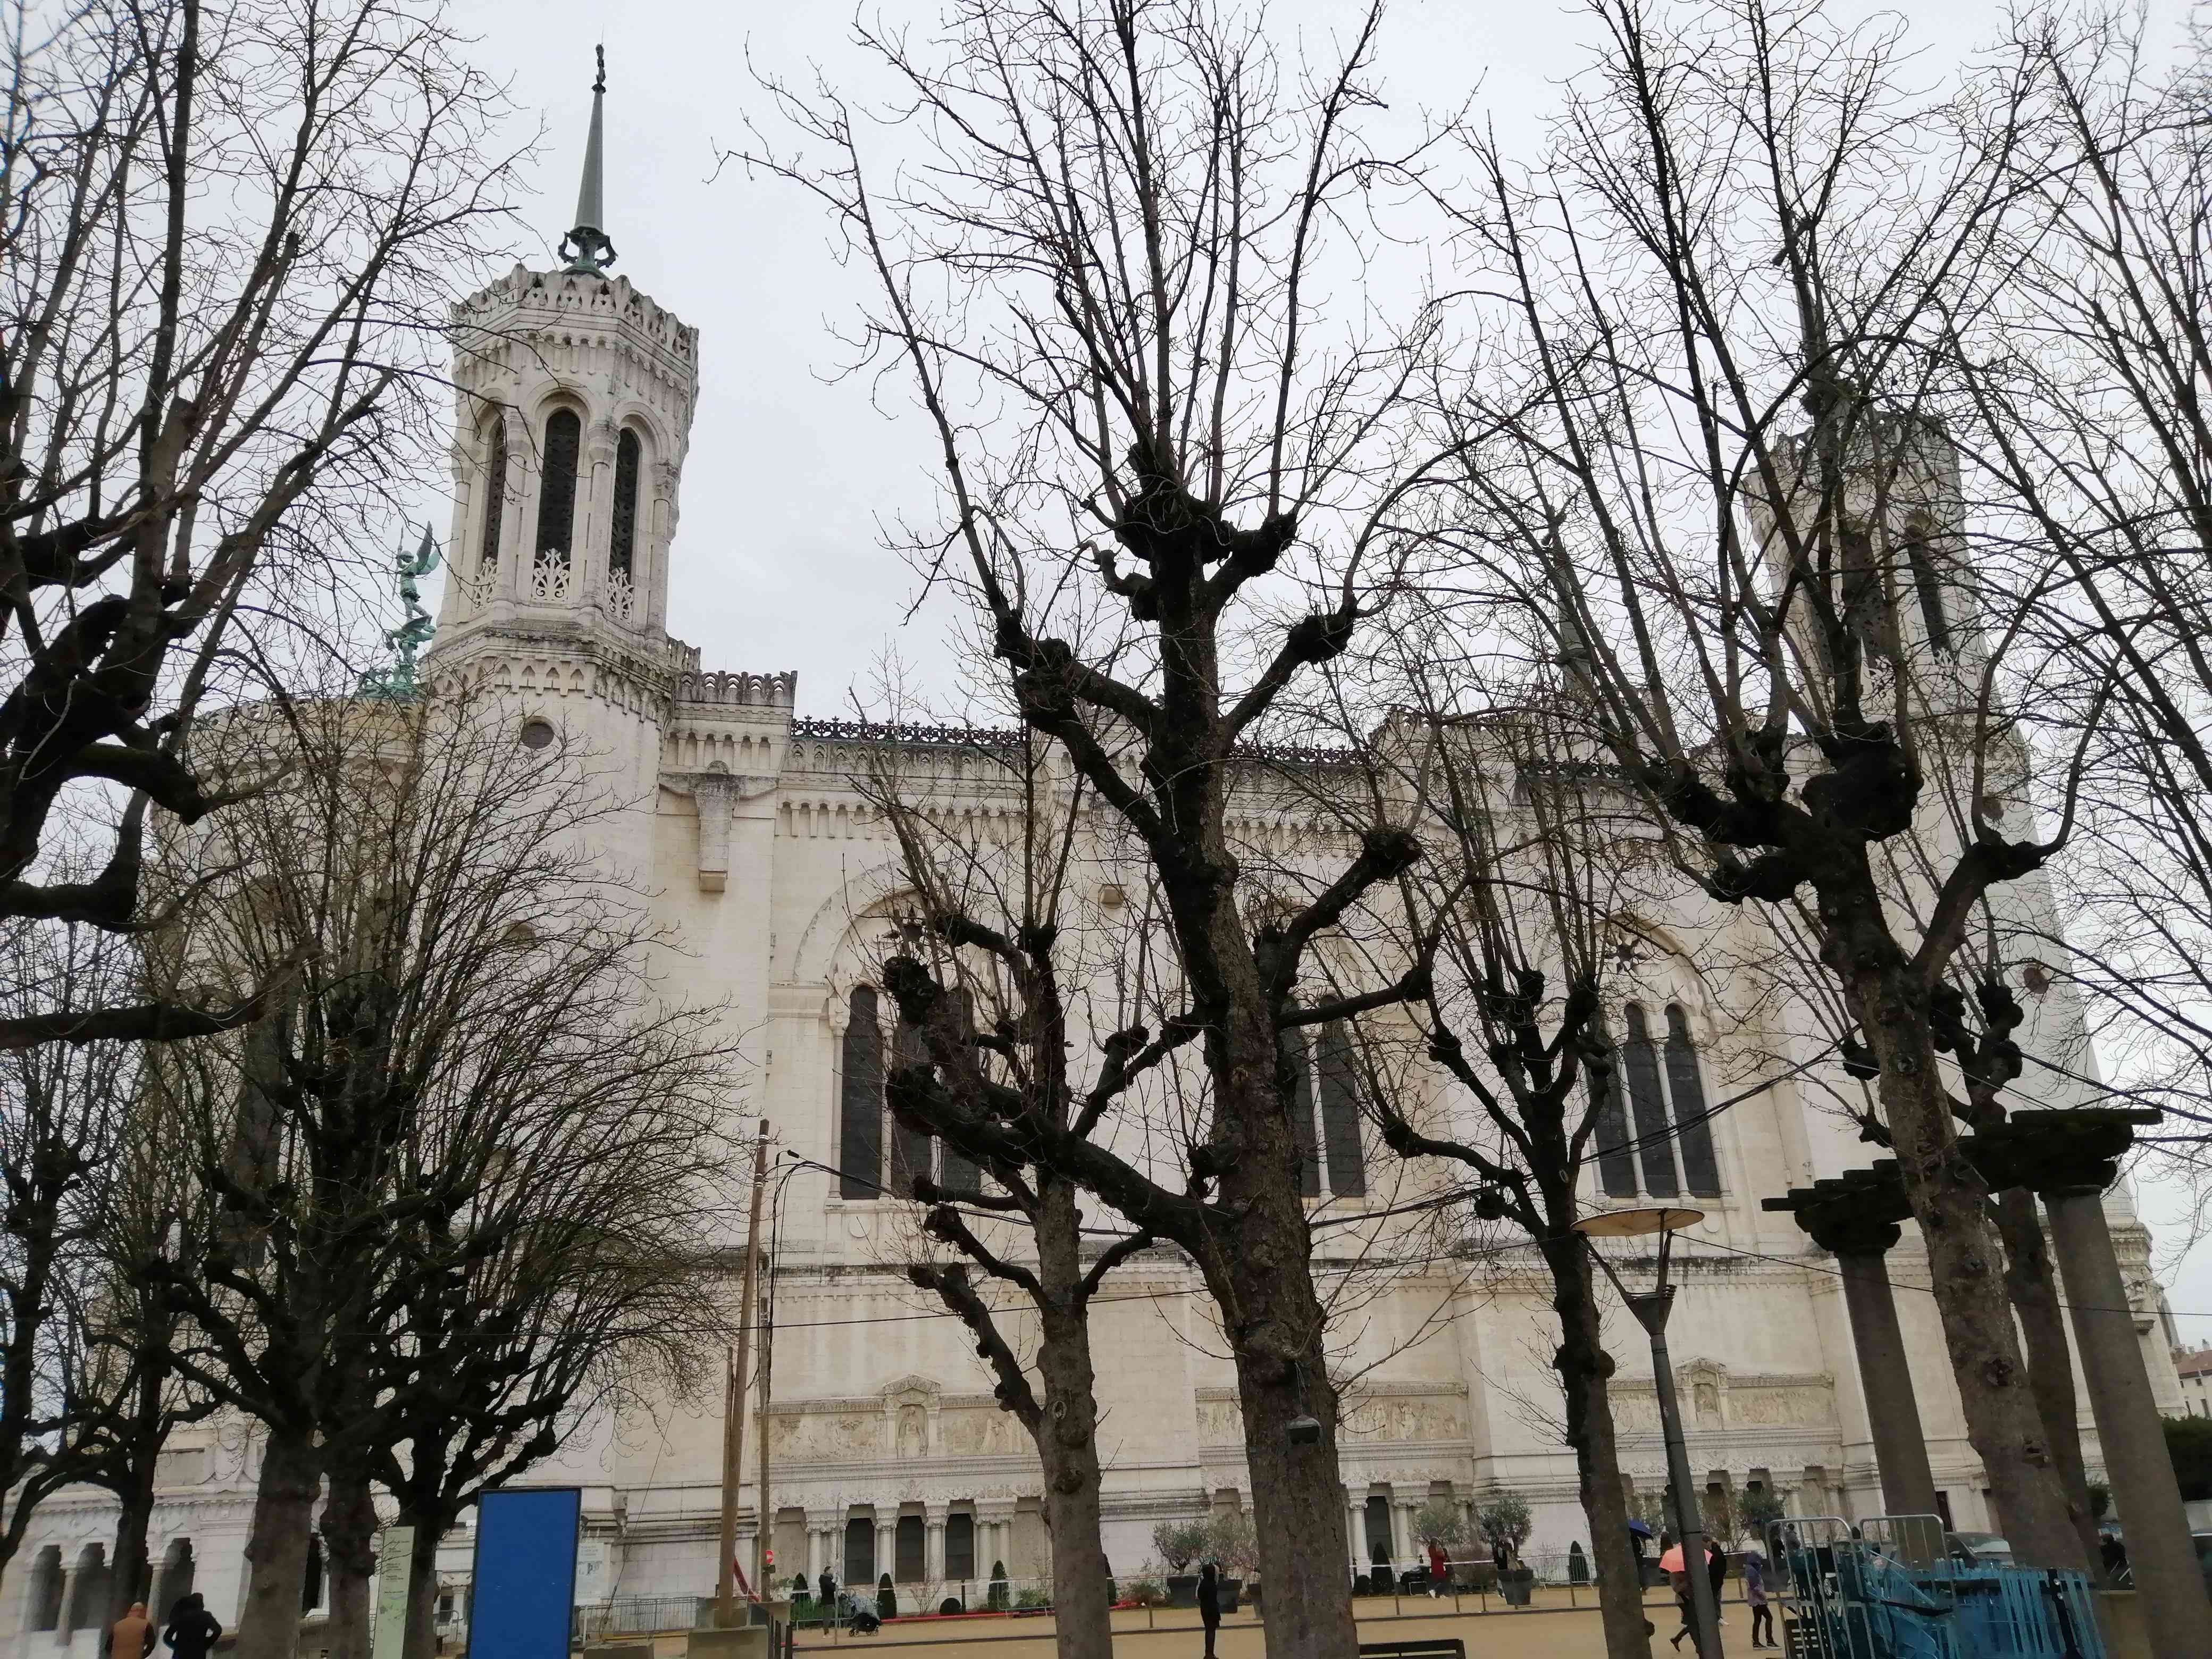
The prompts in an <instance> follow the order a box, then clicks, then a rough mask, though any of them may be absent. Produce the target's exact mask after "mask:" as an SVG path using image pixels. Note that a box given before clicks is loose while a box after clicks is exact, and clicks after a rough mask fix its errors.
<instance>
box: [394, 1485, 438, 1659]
mask: <svg viewBox="0 0 2212 1659" xmlns="http://www.w3.org/2000/svg"><path fill="white" fill-rule="evenodd" d="M399 1524H400V1525H401V1526H403V1527H412V1528H414V1529H415V1545H414V1548H413V1549H412V1550H411V1551H410V1553H409V1555H408V1559H407V1638H406V1642H405V1644H404V1646H403V1647H402V1648H401V1649H400V1650H399V1651H400V1659H435V1656H436V1654H437V1651H438V1541H439V1540H440V1539H441V1538H442V1537H443V1536H444V1535H445V1531H446V1525H447V1522H446V1521H445V1519H444V1517H442V1516H425V1515H418V1514H416V1513H414V1512H412V1511H410V1510H402V1511H401V1512H400V1516H399Z"/></svg>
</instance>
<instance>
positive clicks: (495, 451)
mask: <svg viewBox="0 0 2212 1659" xmlns="http://www.w3.org/2000/svg"><path fill="white" fill-rule="evenodd" d="M483 446H484V504H483V539H482V541H481V543H480V544H478V546H477V569H478V570H480V571H487V572H488V571H489V570H491V569H492V568H494V567H495V566H496V565H497V564H498V563H499V530H500V526H501V523H502V522H504V520H505V519H506V517H507V416H506V415H505V414H503V413H502V412H501V411H500V410H496V409H495V410H492V412H491V418H490V419H489V420H488V421H486V422H484V435H483Z"/></svg>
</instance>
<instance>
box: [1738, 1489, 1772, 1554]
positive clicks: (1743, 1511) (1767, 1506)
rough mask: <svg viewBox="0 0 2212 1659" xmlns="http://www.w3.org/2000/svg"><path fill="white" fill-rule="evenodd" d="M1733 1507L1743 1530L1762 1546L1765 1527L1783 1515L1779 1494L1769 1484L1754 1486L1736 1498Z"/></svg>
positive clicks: (1764, 1538) (1764, 1541) (1764, 1537)
mask: <svg viewBox="0 0 2212 1659" xmlns="http://www.w3.org/2000/svg"><path fill="white" fill-rule="evenodd" d="M1735 1507H1736V1515H1737V1516H1738V1517H1739V1518H1740V1519H1741V1521H1742V1522H1743V1527H1744V1530H1745V1531H1746V1532H1747V1533H1749V1534H1751V1535H1752V1538H1753V1541H1755V1542H1756V1543H1758V1544H1759V1546H1760V1547H1762V1548H1764V1547H1765V1543H1766V1529H1767V1528H1768V1527H1770V1526H1771V1525H1772V1524H1773V1523H1774V1522H1777V1521H1779V1520H1780V1519H1781V1518H1782V1516H1783V1513H1784V1511H1783V1508H1782V1499H1781V1498H1780V1496H1779V1495H1778V1494H1777V1493H1776V1492H1775V1491H1774V1489H1773V1488H1772V1487H1771V1486H1754V1487H1753V1488H1752V1489H1751V1490H1750V1491H1748V1492H1745V1493H1744V1495H1743V1496H1742V1497H1741V1498H1739V1499H1738V1500H1737V1502H1736V1506H1735Z"/></svg>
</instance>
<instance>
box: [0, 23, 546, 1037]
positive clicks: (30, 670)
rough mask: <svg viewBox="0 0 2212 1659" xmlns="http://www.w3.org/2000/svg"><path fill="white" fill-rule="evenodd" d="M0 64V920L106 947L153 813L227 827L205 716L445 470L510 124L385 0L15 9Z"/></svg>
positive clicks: (471, 78)
mask: <svg viewBox="0 0 2212 1659" xmlns="http://www.w3.org/2000/svg"><path fill="white" fill-rule="evenodd" d="M5 32H6V46H7V51H8V53H9V70H10V76H9V91H8V94H7V100H6V104H5V113H4V119H0V179H4V181H5V182H4V190H0V246H4V249H5V253H6V257H5V258H4V260H0V594H3V595H4V608H0V630H4V631H0V918H24V917H48V918H63V919H70V920H75V921H83V922H88V923H90V924H92V925H94V926H95V927H104V928H111V929H124V928H129V927H134V926H137V925H140V924H141V923H143V921H145V920H146V918H145V917H143V915H142V912H141V905H140V873H141V868H142V848H141V843H142V838H143V829H144V825H145V811H146V807H147V805H148V803H149V802H150V803H152V804H154V805H157V806H159V807H161V809H163V810H164V811H167V812H170V813H172V814H174V815H175V816H176V817H179V818H181V819H184V820H185V821H187V822H190V821H192V820H195V819H197V818H198V817H201V816H202V815H203V814H204V813H206V812H208V811H210V809H211V808H213V807H214V806H216V805H217V804H219V802H220V801H221V799H222V793H221V792H220V791H217V790H211V789H210V787H209V786H208V784H207V782H206V781H205V780H204V778H203V777H202V776H201V775H199V774H198V773H197V771H196V770H195V769H194V768H193V767H192V765H191V762H190V760H189V758H188V753H187V750H186V749H185V734H186V732H187V730H188V728H189V726H190V724H191V719H192V715H193V713H194V711H195V709H196V708H197V707H198V705H199V703H200V701H201V699H202V698H203V697H204V696H206V695H207V694H208V693H209V691H210V689H211V688H212V689H220V688H222V687H223V686H224V685H226V684H235V683H237V682H239V681H240V680H242V679H243V680H251V679H252V678H254V677H255V676H256V675H257V674H258V673H260V672H261V671H263V670H264V667H265V663H264V661H263V658H264V653H270V652H276V653H278V654H279V655H281V654H282V653H283V642H281V641H277V640H276V639H274V638H272V637H270V630H269V629H264V628H258V627H256V626H254V625H252V624H254V623H261V622H266V621H268V620H270V618H272V617H275V616H276V615H278V614H280V613H281V611H283V609H285V608H286V607H287V606H289V605H292V604H293V602H294V600H295V599H296V597H297V596H298V595H299V594H301V593H302V592H315V591H316V590H318V589H324V590H327V589H328V588H329V586H330V585H331V582H332V580H334V579H335V561H334V560H333V558H332V556H331V553H330V550H331V549H332V548H339V547H343V546H345V545H347V544H349V543H353V544H357V543H358V542H359V541H360V539H361V538H362V526H363V523H364V521H365V520H374V519H375V518H377V517H378V516H380V513H381V512H382V510H383V508H384V507H386V504H387V502H388V501H389V492H390V491H391V489H392V488H393V486H394V485H395V484H397V483H401V482H403V481H404V480H405V479H406V478H408V477H412V476H414V475H415V472H416V469H417V468H419V467H421V466H422V465H425V464H427V463H435V461H436V460H437V459H439V455H438V452H437V446H436V443H435V439H436V431H435V424H434V422H433V419H432V411H433V410H434V407H435V401H436V400H435V398H424V397H422V395H420V394H421V392H422V391H423V390H425V389H426V387H425V385H424V383H425V382H427V381H428V380H432V379H434V378H435V377H436V376H437V375H439V374H441V373H442V359H443V356H444V353H445V345H444V339H443V335H442V327H443V323H444V307H445V300H446V296H447V295H449V294H451V293H453V292H454V291H456V289H455V285H456V284H457V283H465V282H466V281H467V280H468V279H469V278H470V276H471V275H473V274H474V269H475V267H476V266H477V264H479V263H480V261H481V259H482V258H483V255H484V253H485V252H487V244H486V240H485V239H486V238H487V237H488V236H489V234H491V233H492V231H493V230H494V229H495V228H496V227H497V225H498V223H499V221H500V220H501V217H502V216H503V214H504V211H505V207H506V192H507V188H508V186H509V184H510V182H511V180H510V178H509V174H508V165H507V161H508V158H507V156H506V155H503V154H502V152H501V150H500V149H499V148H498V144H497V140H496V136H495V123H496V120H497V118H499V116H500V115H501V108H502V100H501V96H500V95H499V94H498V93H497V91H496V88H495V87H494V85H493V84H492V83H491V82H489V81H488V80H487V79H486V78H485V77H484V76H483V75H482V74H481V73H480V72H479V71H477V70H475V69H473V68H471V67H470V66H469V65H468V64H467V63H466V62H465V58H464V57H463V56H462V54H461V52H460V51H459V41H458V40H456V38H455V36H454V34H453V30H452V28H451V27H450V26H449V25H448V24H447V22H446V21H444V20H443V18H442V16H441V13H440V10H439V9H438V7H437V6H436V5H435V4H434V3H424V4H420V5H418V4H414V3H410V0H344V3H337V4H331V3H325V0H220V3H213V4H210V3H204V0H98V3H92V4H85V5H71V6H68V7H64V8H58V9H41V8H36V7H31V6H27V5H22V4H15V5H11V6H9V8H8V9H7V14H6V17H5ZM288 594H289V595H290V596H292V597H291V598H288V597H287V595H288ZM64 799H67V800H69V801H70V802H71V803H73V804H72V805H70V808H69V810H70V811H72V812H76V813H81V814H93V813H96V812H98V811H100V810H101V804H102V803H103V802H110V801H112V802H113V803H114V804H115V805H117V806H118V807H119V808H120V811H119V812H118V813H117V814H116V815H115V819H114V824H113V839H112V848H111V849H110V852H109V854H108V856H107V857H106V859H105V860H104V861H102V862H100V864H99V865H98V866H97V867H96V868H94V869H93V870H89V871H87V872H82V873H81V875H79V876H78V877H77V878H64V877H62V876H59V875H57V874H55V873H53V872H51V871H46V870H42V867H41V864H40V852H41V848H42V847H43V846H44V844H45V842H46V832H47V829H48V825H49V822H50V819H51V817H52V814H53V813H54V811H56V810H57V807H58V805H59V804H61V803H63V802H64ZM257 1011H258V1005H254V1004H249V1005H248V1006H245V1007H243V1008H241V1009H239V1010H236V1011H234V1018H239V1019H244V1018H252V1015H253V1014H254V1013H255V1012H257ZM85 1012H93V1013H104V1015H105V1018H104V1019H103V1021H102V1023H101V1024H100V1028H99V1029H100V1030H102V1031H103V1032H104V1033H105V1034H106V1035H109V1036H132V1035H149V1036H151V1035H177V1034H179V1030H180V1029H181V1028H180V1026H179V1020H178V1014H179V1012H180V1011H165V1010H164V1009H162V1008H161V1007H158V1006H134V1007H132V1008H131V1009H128V1010H111V1011H80V1019H82V1017H83V1014H84V1013H85ZM182 1012H189V1011H182ZM199 1023H201V1024H205V1023H207V1021H206V1019H205V1018H204V1016H203V1017H202V1018H201V1019H200V1022H199ZM51 1025H52V1023H51V1022H48V1024H45V1025H41V1024H36V1023H33V1024H28V1025H25V1026H23V1027H22V1028H21V1031H20V1032H18V1031H17V1030H16V1028H15V1027H9V1028H8V1030H9V1033H10V1034H11V1036H13V1038H14V1040H32V1041H35V1040H40V1038H43V1037H46V1036H52V1035H55V1034H56V1033H55V1031H54V1030H52V1029H51ZM62 1034H64V1035H73V1034H76V1028H74V1027H72V1028H70V1030H69V1031H66V1032H64V1033H62Z"/></svg>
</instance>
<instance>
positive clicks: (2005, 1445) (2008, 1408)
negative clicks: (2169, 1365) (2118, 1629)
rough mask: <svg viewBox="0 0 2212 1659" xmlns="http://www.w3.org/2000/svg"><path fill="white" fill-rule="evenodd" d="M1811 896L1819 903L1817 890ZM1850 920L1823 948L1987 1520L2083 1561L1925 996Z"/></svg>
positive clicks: (2043, 1558) (2027, 1543)
mask: <svg viewBox="0 0 2212 1659" xmlns="http://www.w3.org/2000/svg"><path fill="white" fill-rule="evenodd" d="M1869 902H1874V901H1873V900H1872V898H1871V896H1869ZM1822 908H1823V909H1824V910H1826V909H1827V908H1829V907H1828V905H1827V903H1826V902H1825V896H1824V902H1823V906H1822ZM1856 931H1857V930H1852V929H1849V928H1838V929H1836V930H1835V931H1834V932H1833V933H1832V936H1831V939H1830V942H1829V948H1828V951H1827V954H1828V955H1830V956H1831V957H1838V956H1840V957H1844V960H1843V961H1842V962H1841V963H1832V965H1836V966H1838V967H1840V968H1841V969H1843V970H1844V972H1845V974H1846V978H1845V983H1846V984H1847V985H1848V986H1849V987H1850V990H1851V992H1852V994H1853V1000H1854V1001H1855V1002H1856V1003H1857V1007H1856V1009H1855V1010H1854V1012H1856V1013H1857V1015H1858V1017H1859V1023H1860V1028H1861V1029H1862V1030H1864V1031H1865V1032H1866V1033H1867V1039H1868V1043H1869V1047H1870V1048H1872V1050H1873V1051H1874V1054H1875V1059H1876V1060H1877V1062H1878V1063H1879V1065H1880V1067H1881V1072H1880V1077H1881V1082H1880V1089H1881V1103H1882V1106H1883V1109H1884V1110H1885V1112H1886V1114H1887V1117H1888V1120H1889V1128H1890V1133H1891V1135H1892V1137H1893V1139H1894V1141H1895V1147H1896V1152H1897V1163H1898V1169H1899V1173H1900V1174H1902V1175H1903V1176H1904V1178H1905V1196H1906V1197H1907V1199H1909V1200H1911V1205H1912V1213H1913V1217H1914V1218H1915V1219H1916V1220H1917V1221H1918V1222H1919V1224H1920V1231H1921V1235H1922V1237H1923V1239H1924V1240H1925V1241H1926V1243H1927V1247H1928V1267H1929V1279H1930V1286H1931V1288H1932V1290H1933V1291H1934V1292H1935V1297H1936V1308H1937V1309H1938V1310H1939V1311H1940V1312H1941V1313H1942V1319H1943V1340H1944V1344H1945V1346H1946V1347H1947V1348H1948V1350H1949V1352H1950V1358H1951V1370H1952V1374H1953V1376H1955V1377H1956V1378H1957V1380H1958V1384H1959V1400H1960V1405H1961V1406H1962V1407H1964V1408H1965V1411H1966V1434H1967V1438H1968V1439H1969V1440H1970V1441H1972V1444H1973V1448H1974V1450H1975V1451H1976V1452H1977V1453H1978V1455H1980V1457H1981V1460H1982V1468H1983V1469H1984V1471H1985V1472H1986V1473H1987V1474H1988V1475H1989V1479H1990V1492H1991V1495H1992V1496H1993V1497H1994V1498H1995V1500H1996V1509H1997V1517H1998V1522H1999V1524H2000V1526H2001V1527H2002V1528H2003V1531H2004V1534H2005V1536H2006V1537H2007V1538H2008V1540H2010V1541H2011V1543H2012V1547H2013V1549H2014V1552H2015V1553H2016V1554H2017V1555H2018V1556H2019V1557H2020V1558H2021V1559H2022V1560H2023V1561H2025V1562H2026V1563H2027V1564H2028V1565H2033V1566H2039V1567H2070V1568H2074V1569H2076V1570H2081V1571H2087V1568H2088V1565H2089V1562H2088V1560H2087V1559H2085V1558H2084V1556H2083V1553H2082V1542H2081V1537H2080V1535H2079V1534H2076V1533H2075V1530H2074V1526H2073V1522H2072V1521H2071V1519H2070V1518H2069V1516H2068V1515H2067V1512H2066V1497H2065V1493H2064V1492H2063V1489H2062V1487H2061V1486H2060V1483H2059V1478H2058V1471H2057V1467H2056V1466H2055V1464H2054V1462H2053V1461H2052V1458H2051V1442H2050V1437H2049V1435H2048V1434H2047V1433H2046V1432H2045V1430H2044V1426H2043V1417H2042V1413H2041V1412H2040V1411H2039V1409H2038V1407H2037V1402H2036V1399H2035V1396H2034V1395H2033V1392H2032V1391H2031V1390H2030V1389H2029V1386H2028V1375H2027V1364H2026V1362H2025V1361H2024V1360H2023V1359H2022V1358H2021V1349H2020V1344H2019V1342H2018V1341H2017V1340H2016V1338H2015V1331H2014V1328H2013V1322H2012V1304H2011V1301H2010V1299H2009V1298H2008V1297H2007V1296H2006V1294H2005V1288H2004V1276H2003V1266H2004V1261H2003V1253H2002V1249H2001V1248H2000V1246H1999V1244H1998V1241H1997V1237H1996V1231H1995V1230H1994V1229H1993V1228H1992V1227H1991V1225H1990V1219H1989V1210H1988V1205H1989V1194H1988V1191H1987V1189H1986V1188H1984V1185H1983V1183H1982V1179H1981V1176H1980V1175H1979V1174H1978V1172H1977V1171H1976V1170H1975V1169H1974V1168H1973V1166H1972V1164H1969V1163H1968V1162H1967V1161H1966V1158H1965V1156H1964V1155H1963V1154H1962V1153H1961V1152H1960V1150H1959V1141H1958V1135H1957V1133H1956V1131H1955V1129H1954V1126H1953V1124H1952V1121H1951V1106H1950V1101H1949V1098H1948V1095H1947V1094H1946V1091H1945V1090H1944V1086H1943V1079H1942V1073H1940V1071H1939V1070H1938V1069H1937V1064H1936V1048H1935V1045H1934V1042H1932V1041H1931V1039H1930V1036H1929V1011H1928V1008H1927V1006H1926V1004H1927V998H1926V996H1925V994H1918V995H1916V994H1914V991H1913V989H1912V988H1911V978H1910V974H1909V970H1908V969H1906V968H1905V966H1904V965H1903V964H1902V963H1897V964H1895V965H1893V966H1889V967H1886V968H1885V967H1881V966H1876V967H1874V968H1871V969H1869V968H1868V967H1866V966H1864V965H1863V963H1869V962H1871V963H1882V962H1883V961H1884V960H1885V958H1887V957H1893V956H1894V947H1893V946H1892V945H1889V942H1888V939H1887V934H1886V933H1885V932H1883V930H1882V929H1881V926H1880V924H1879V923H1878V922H1876V923H1872V924H1869V927H1867V928H1866V929H1865V933H1867V935H1868V936H1869V945H1870V948H1869V950H1867V951H1864V952H1858V951H1852V950H1851V948H1850V943H1849V942H1848V941H1849V939H1850V937H1851V935H1852V933H1855V932H1856ZM1874 941H1878V943H1874ZM1853 957H1857V960H1853V959H1852V958H1853Z"/></svg>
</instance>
